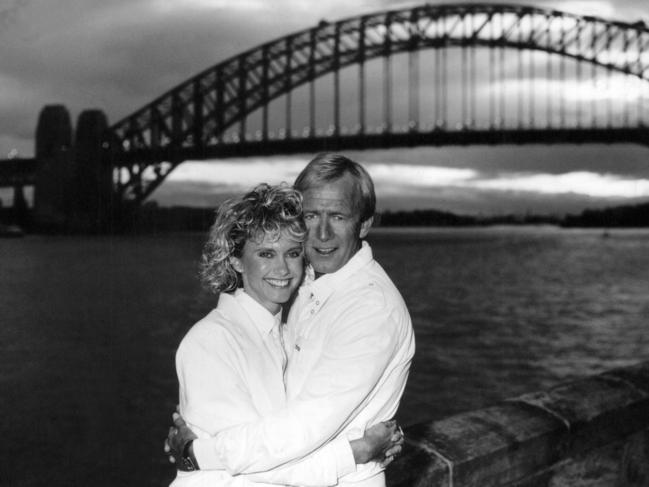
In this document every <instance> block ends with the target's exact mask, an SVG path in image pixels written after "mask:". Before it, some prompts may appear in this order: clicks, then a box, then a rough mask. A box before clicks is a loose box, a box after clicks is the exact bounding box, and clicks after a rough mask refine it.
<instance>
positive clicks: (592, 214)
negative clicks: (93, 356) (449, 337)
mask: <svg viewBox="0 0 649 487" xmlns="http://www.w3.org/2000/svg"><path fill="white" fill-rule="evenodd" d="M15 217H16V215H14V213H13V212H12V211H11V209H10V208H1V207H0V225H3V224H4V225H5V226H6V225H7V224H17V225H19V226H22V227H23V228H25V229H26V230H27V231H29V232H35V233H38V229H37V228H33V227H32V226H31V225H29V222H28V221H25V222H23V221H17V220H16V218H15ZM23 217H24V215H23ZM19 220H20V219H19ZM213 221H214V208H196V207H185V206H172V207H164V206H158V205H157V204H156V203H155V202H154V201H152V202H149V203H146V204H144V205H143V206H142V207H141V208H140V209H139V210H138V211H137V212H135V213H134V214H133V215H131V218H130V221H129V222H127V224H126V225H125V228H126V229H127V231H132V232H146V233H151V232H185V231H206V230H207V229H209V227H210V225H211V224H212V222H213ZM25 223H27V224H25ZM375 224H376V225H377V226H381V227H423V226H427V227H442V226H443V227H470V226H489V225H556V226H560V227H565V228H572V227H580V228H624V227H628V228H638V227H649V202H648V203H642V204H636V205H624V206H616V207H611V208H604V209H591V210H584V211H582V212H581V213H580V214H578V215H565V216H556V215H536V214H524V215H517V214H508V215H477V216H476V215H459V214H455V213H452V212H447V211H440V210H433V209H427V210H411V211H384V212H382V213H379V214H378V215H377V216H376V218H375Z"/></svg>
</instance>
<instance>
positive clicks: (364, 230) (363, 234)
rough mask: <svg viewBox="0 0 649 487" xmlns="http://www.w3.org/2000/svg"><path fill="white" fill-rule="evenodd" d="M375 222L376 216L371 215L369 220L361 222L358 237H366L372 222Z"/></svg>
mask: <svg viewBox="0 0 649 487" xmlns="http://www.w3.org/2000/svg"><path fill="white" fill-rule="evenodd" d="M373 222H374V217H373V216H371V217H369V218H368V219H367V220H365V221H362V222H361V231H360V232H359V235H358V238H365V237H367V234H368V233H370V228H372V223H373Z"/></svg>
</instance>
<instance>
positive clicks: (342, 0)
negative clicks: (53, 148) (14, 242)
mask: <svg viewBox="0 0 649 487" xmlns="http://www.w3.org/2000/svg"><path fill="white" fill-rule="evenodd" d="M417 3H418V2H410V1H409V2H403V1H388V0H355V1H349V0H320V1H313V0H3V1H2V2H1V3H0V60H1V61H0V159H2V158H6V157H12V156H16V155H19V156H23V157H29V156H32V155H33V147H34V141H33V136H34V131H35V127H36V122H37V118H38V113H39V111H40V110H41V108H42V107H43V106H44V105H46V104H53V103H61V104H64V105H66V107H67V108H68V110H69V111H70V114H71V117H72V120H73V121H74V120H76V117H77V116H78V114H79V113H80V112H81V111H82V110H84V109H88V108H100V109H102V110H104V111H105V113H106V114H107V116H108V119H109V122H116V121H117V120H119V119H121V118H123V117H125V116H127V115H129V114H130V113H132V112H133V111H135V110H136V109H138V108H139V107H141V106H143V105H145V104H147V103H148V102H150V101H152V100H153V99H154V98H156V97H157V96H158V95H160V94H162V93H163V92H165V91H167V90H169V89H170V88H172V87H173V86H175V85H177V84H179V83H181V82H183V81H184V80H186V79H187V78H189V77H191V76H192V75H194V74H196V73H198V72H200V71H202V70H204V69H205V68H207V67H210V66H212V65H214V64H216V63H218V62H219V61H222V60H224V59H226V58H227V57H229V56H232V55H236V54H238V53H239V52H241V51H243V50H246V49H249V48H252V47H255V46H257V45H259V44H261V43H263V42H266V41H268V40H271V39H274V38H278V37H281V36H284V35H286V34H289V33H291V32H294V31H297V30H301V29H305V28H308V27H311V26H313V25H315V24H317V23H318V21H320V20H321V19H327V20H332V21H333V20H338V19H341V18H344V17H349V16H355V15H359V14H363V13H370V12H374V11H380V10H383V9H386V8H401V7H408V6H411V5H416V4H417ZM422 3H423V2H422ZM429 3H436V2H435V0H429ZM508 3H514V2H513V1H510V2H508ZM519 3H523V2H519ZM529 3H532V4H534V5H536V6H542V7H551V8H557V9H559V10H564V11H569V12H574V13H579V14H587V15H595V16H600V17H604V18H607V19H616V20H622V21H628V22H635V21H637V20H644V21H646V22H647V23H649V2H647V0H582V1H571V0H559V1H544V0H535V1H534V2H529ZM614 91H615V90H614ZM619 91H620V90H617V93H613V92H611V93H609V94H606V95H605V96H611V97H615V96H621V95H620V94H619ZM581 93H582V95H584V94H585V93H586V91H585V90H582V91H581ZM601 95H602V94H601V93H599V94H598V96H601ZM614 101H615V102H617V100H615V99H614ZM350 155H352V156H353V157H354V158H356V159H357V160H359V161H360V162H362V163H364V164H366V165H367V167H368V168H369V170H370V172H371V174H372V175H373V177H374V178H375V179H376V183H377V189H378V196H379V203H380V207H381V208H382V209H400V208H415V207H423V208H438V209H445V210H451V211H457V212H465V213H504V212H525V211H534V212H552V213H565V212H575V211H580V210H581V209H583V208H586V207H602V206H609V205H612V204H623V203H629V202H637V201H646V200H649V149H647V148H645V147H639V146H634V145H630V144H629V145H613V146H606V145H601V146H600V145H593V146H540V145H539V146H525V147H523V148H521V147H488V148H485V147H464V148H458V147H442V148H415V149H404V150H390V151H363V152H354V153H350ZM307 160H308V155H306V154H305V155H298V156H288V157H273V158H265V159H260V158H252V159H228V160H225V161H210V162H186V163H184V164H182V165H181V166H180V167H179V168H178V169H177V170H176V171H174V173H172V175H171V176H170V178H169V179H168V181H166V182H165V183H164V184H163V185H162V187H160V188H159V189H158V190H157V191H156V192H155V193H154V194H153V195H152V199H154V200H156V201H158V202H159V203H160V204H165V205H171V204H193V205H214V204H216V203H218V202H219V201H220V200H222V199H223V198H224V197H225V196H226V195H230V194H234V193H237V192H239V191H242V190H244V189H246V188H248V187H249V186H251V185H253V184H255V183H257V182H259V181H260V180H268V181H271V182H278V181H281V180H286V181H291V180H292V179H293V178H294V177H295V175H296V174H297V172H298V171H299V169H300V168H301V167H302V166H303V165H304V163H305V162H306V161H307ZM6 197H7V190H4V192H2V191H0V198H3V199H5V198H6Z"/></svg>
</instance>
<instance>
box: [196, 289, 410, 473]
mask: <svg viewBox="0 0 649 487" xmlns="http://www.w3.org/2000/svg"><path fill="white" fill-rule="evenodd" d="M358 298H359V299H354V300H348V303H347V304H344V303H343V304H342V305H341V307H340V309H339V313H338V319H336V320H335V321H334V322H332V323H331V324H330V325H329V326H331V331H330V333H328V340H327V342H326V343H325V346H324V350H323V353H322V355H321V357H320V359H319V361H318V362H317V363H316V365H315V366H314V369H313V370H312V371H311V373H310V375H309V377H308V379H307V381H306V384H305V386H304V387H303V389H302V391H301V392H300V393H299V395H298V396H297V397H296V398H295V399H294V400H291V401H289V402H288V403H287V405H286V407H284V408H283V409H281V410H279V411H276V412H274V413H272V414H270V415H267V416H265V417H264V418H262V419H260V420H258V421H255V422H251V423H246V424H242V425H239V426H235V427H233V428H228V429H227V430H224V431H222V432H221V433H219V434H218V435H216V436H214V437H212V438H205V439H198V440H196V441H195V442H194V453H195V455H196V458H197V460H198V464H199V466H200V468H202V469H222V468H225V469H226V470H228V471H229V472H230V473H231V474H240V473H253V472H259V471H266V470H270V469H272V468H275V467H277V466H279V465H282V464H284V463H286V462H288V461H290V460H293V459H297V458H302V457H303V456H304V455H307V454H308V453H310V452H312V451H314V450H315V449H316V448H318V447H320V446H321V445H323V444H324V443H326V442H328V441H330V440H331V439H332V438H334V437H335V436H336V434H338V433H339V432H340V431H341V430H342V428H344V427H345V426H346V425H347V424H349V422H350V421H352V420H353V419H354V418H355V417H356V416H357V415H358V412H359V411H361V410H362V409H363V407H364V406H365V405H366V404H367V403H368V402H369V400H370V399H371V398H372V397H371V393H372V390H373V389H374V388H375V386H376V385H377V383H378V382H379V380H380V379H381V377H382V375H383V373H384V372H385V370H386V368H387V365H388V364H389V363H390V360H391V358H392V356H393V355H394V353H395V351H396V349H397V347H398V337H397V335H398V331H397V329H398V327H397V324H396V321H395V318H394V316H393V313H392V312H391V310H390V309H389V308H388V307H387V306H386V305H385V301H384V300H380V299H376V296H375V295H374V296H372V295H370V296H358ZM363 298H366V299H363ZM372 298H374V299H372Z"/></svg>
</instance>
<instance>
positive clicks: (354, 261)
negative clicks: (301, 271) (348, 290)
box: [300, 240, 373, 299]
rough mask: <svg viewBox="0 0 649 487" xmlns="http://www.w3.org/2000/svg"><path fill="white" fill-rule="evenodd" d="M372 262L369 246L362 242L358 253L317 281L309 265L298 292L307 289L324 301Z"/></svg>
mask: <svg viewBox="0 0 649 487" xmlns="http://www.w3.org/2000/svg"><path fill="white" fill-rule="evenodd" d="M372 260H373V256H372V248H371V247H370V244H368V243H367V242H366V241H365V240H363V242H362V244H361V248H360V249H358V252H356V253H355V254H354V255H353V256H352V258H351V259H349V260H348V261H347V263H346V264H345V265H344V266H342V267H341V268H340V269H338V270H337V271H336V272H332V273H330V274H323V275H322V276H320V277H319V278H318V279H315V272H314V270H313V267H311V265H309V266H308V267H307V270H306V277H305V279H304V283H305V285H304V286H303V287H302V288H301V289H300V292H303V291H302V289H304V288H307V290H308V292H310V293H313V294H317V295H319V296H320V297H321V298H323V299H324V298H326V297H328V296H329V295H330V294H331V293H333V292H334V291H335V290H336V289H337V288H339V287H340V286H341V284H342V283H343V282H344V281H346V280H347V278H348V277H350V276H351V275H353V274H355V273H356V272H357V271H358V270H360V269H361V268H363V267H365V266H366V265H367V264H369V263H370V262H371V261H372Z"/></svg>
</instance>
